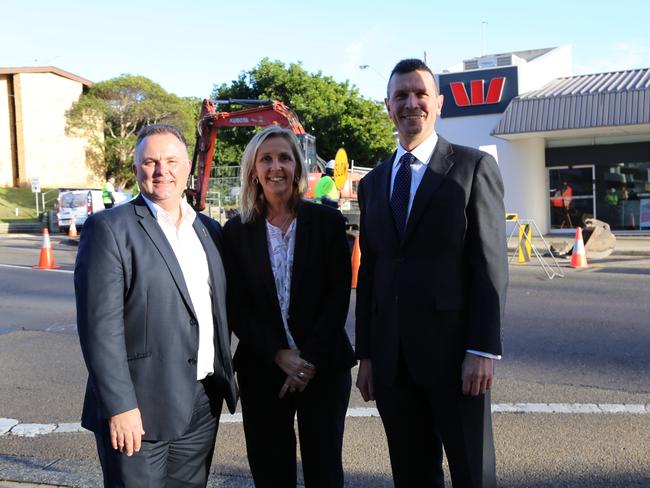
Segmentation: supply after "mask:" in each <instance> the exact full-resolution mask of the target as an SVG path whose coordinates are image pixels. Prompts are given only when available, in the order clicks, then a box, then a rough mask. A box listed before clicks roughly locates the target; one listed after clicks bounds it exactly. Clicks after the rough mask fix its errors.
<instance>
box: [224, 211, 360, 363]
mask: <svg viewBox="0 0 650 488" xmlns="http://www.w3.org/2000/svg"><path fill="white" fill-rule="evenodd" d="M224 236H225V237H224V242H225V253H226V259H225V260H224V261H225V264H226V266H225V267H226V273H227V280H228V318H229V324H230V326H231V327H232V329H233V331H234V332H235V334H236V335H237V337H238V339H239V345H238V347H237V352H236V354H235V359H234V361H235V369H236V370H240V371H241V370H242V369H243V368H247V367H269V365H270V364H272V363H273V362H274V358H275V354H276V353H277V351H278V350H280V349H286V348H288V347H289V346H288V344H287V339H286V334H285V332H284V326H283V323H282V316H281V313H280V306H279V303H278V299H277V294H276V290H275V280H274V278H273V272H272V270H271V263H270V260H269V253H268V244H267V236H266V223H265V219H264V218H261V217H258V218H257V219H256V220H255V221H253V222H248V223H245V224H242V222H241V218H240V216H237V217H235V218H233V219H231V220H230V221H228V222H227V223H226V225H225V227H224ZM350 285H351V263H350V249H349V246H348V241H347V237H346V233H345V220H344V218H343V216H342V215H341V214H340V212H338V211H336V210H335V209H332V208H329V207H326V206H323V205H316V204H313V203H311V202H306V201H303V202H301V203H300V205H299V207H298V211H297V227H296V242H295V249H294V261H293V270H292V277H291V299H290V305H289V319H288V325H289V330H290V331H291V335H292V337H293V338H294V341H295V342H296V345H297V346H298V349H299V350H300V355H301V356H302V357H303V358H304V359H305V360H307V361H309V362H311V363H313V364H314V365H315V366H316V369H317V371H327V370H335V369H345V368H351V367H352V366H353V365H354V364H355V360H354V354H353V351H352V346H351V345H350V340H349V339H348V336H347V334H346V332H345V322H346V318H347V312H348V306H349V302H350Z"/></svg>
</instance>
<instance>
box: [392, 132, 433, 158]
mask: <svg viewBox="0 0 650 488" xmlns="http://www.w3.org/2000/svg"><path fill="white" fill-rule="evenodd" d="M437 143H438V134H436V132H435V131H433V132H431V135H430V136H429V137H427V138H426V139H425V140H424V141H422V142H421V143H420V144H419V145H418V146H417V147H416V148H415V149H413V150H412V151H410V153H411V154H412V155H413V156H415V157H416V158H417V160H418V161H419V162H420V163H421V164H428V163H429V160H430V159H431V155H432V154H433V150H434V149H435V148H436V144H437ZM405 152H407V151H406V149H404V147H403V146H402V143H401V142H400V141H399V139H398V140H397V154H395V161H394V162H393V166H395V165H397V164H399V160H400V158H401V157H402V156H403V155H404V153H405Z"/></svg>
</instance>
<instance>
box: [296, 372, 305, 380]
mask: <svg viewBox="0 0 650 488" xmlns="http://www.w3.org/2000/svg"><path fill="white" fill-rule="evenodd" d="M296 376H298V378H300V379H303V378H304V377H305V372H304V371H299V372H298V374H297V375H296Z"/></svg>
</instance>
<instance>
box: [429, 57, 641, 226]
mask: <svg viewBox="0 0 650 488" xmlns="http://www.w3.org/2000/svg"><path fill="white" fill-rule="evenodd" d="M571 69H572V66H571V48H570V46H565V47H560V48H549V49H538V50H530V51H518V52H513V53H506V54H499V55H490V56H483V57H481V58H474V59H470V60H466V61H464V62H463V63H462V65H459V66H456V67H453V68H451V69H450V70H449V71H446V72H444V73H440V74H438V75H437V76H436V78H437V81H438V86H439V88H440V92H441V93H442V94H443V96H444V97H445V100H444V105H443V111H442V116H441V118H440V119H439V120H438V122H437V124H436V128H437V131H438V132H439V133H440V134H441V135H442V136H443V137H445V138H447V139H449V140H450V141H452V142H455V143H459V144H464V145H468V146H473V147H480V148H481V149H483V150H486V151H488V152H490V153H491V154H493V155H494V156H495V157H496V158H497V161H498V163H499V166H500V169H501V173H502V175H503V180H504V184H505V188H506V194H505V203H506V211H507V212H512V213H517V214H518V215H519V216H520V217H521V218H527V219H533V220H535V222H536V223H537V225H538V227H539V228H540V229H541V231H542V232H543V233H548V232H554V233H555V232H557V233H563V232H567V233H569V232H573V231H574V230H575V227H577V226H579V225H582V224H583V222H584V219H586V218H588V217H596V218H599V219H600V220H604V221H605V222H608V223H609V224H610V225H611V227H612V229H613V230H615V231H617V232H633V233H640V232H647V231H650V69H642V70H629V71H622V72H615V73H598V74H594V75H582V76H571Z"/></svg>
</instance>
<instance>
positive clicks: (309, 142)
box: [298, 134, 325, 173]
mask: <svg viewBox="0 0 650 488" xmlns="http://www.w3.org/2000/svg"><path fill="white" fill-rule="evenodd" d="M298 140H299V141H300V145H301V146H302V154H303V155H304V157H305V162H306V163H307V168H309V172H310V173H319V172H320V173H323V172H324V171H325V168H324V166H323V164H322V160H319V158H318V155H317V154H316V138H315V137H314V136H312V135H311V134H298Z"/></svg>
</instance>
